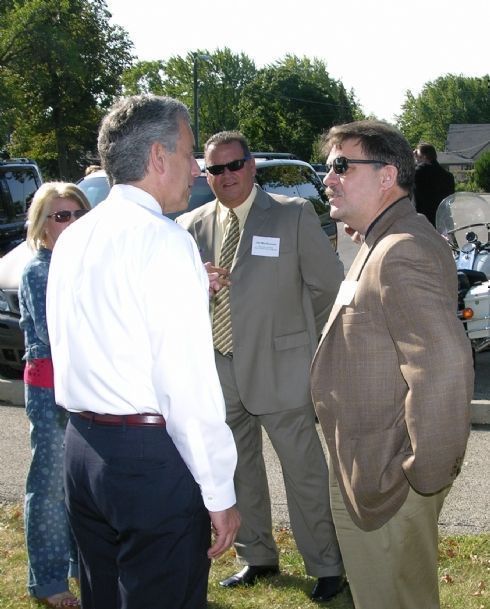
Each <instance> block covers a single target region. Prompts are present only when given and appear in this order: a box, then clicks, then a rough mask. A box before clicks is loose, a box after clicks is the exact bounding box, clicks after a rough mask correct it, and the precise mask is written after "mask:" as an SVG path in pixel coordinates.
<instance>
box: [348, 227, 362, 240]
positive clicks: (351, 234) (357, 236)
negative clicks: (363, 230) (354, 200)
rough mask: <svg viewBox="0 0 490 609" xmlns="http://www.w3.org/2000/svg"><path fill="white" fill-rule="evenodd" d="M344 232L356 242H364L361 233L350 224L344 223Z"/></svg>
mask: <svg viewBox="0 0 490 609" xmlns="http://www.w3.org/2000/svg"><path fill="white" fill-rule="evenodd" d="M344 232H345V233H346V234H347V235H349V237H350V238H351V239H352V241H354V243H362V237H361V235H360V233H358V232H357V231H356V230H354V229H353V228H351V227H350V226H349V225H348V224H344Z"/></svg>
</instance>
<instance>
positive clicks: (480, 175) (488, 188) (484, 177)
mask: <svg viewBox="0 0 490 609" xmlns="http://www.w3.org/2000/svg"><path fill="white" fill-rule="evenodd" d="M473 179H474V181H475V182H476V184H477V185H478V186H479V187H480V189H481V190H482V191H483V192H490V151H489V152H485V153H484V154H482V156H481V157H480V158H479V159H478V160H477V161H476V163H475V166H474V171H473Z"/></svg>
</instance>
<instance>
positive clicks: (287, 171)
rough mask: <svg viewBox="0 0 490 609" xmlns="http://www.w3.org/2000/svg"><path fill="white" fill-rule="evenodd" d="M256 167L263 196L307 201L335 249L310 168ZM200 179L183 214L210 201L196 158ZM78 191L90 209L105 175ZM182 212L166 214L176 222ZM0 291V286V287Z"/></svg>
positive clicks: (264, 161) (275, 157) (288, 157)
mask: <svg viewBox="0 0 490 609" xmlns="http://www.w3.org/2000/svg"><path fill="white" fill-rule="evenodd" d="M253 156H254V157H255V163H256V166H257V175H256V181H257V183H258V185H259V186H260V187H261V188H263V189H264V190H265V191H266V192H270V193H275V194H281V195H286V196H289V197H302V198H304V199H308V200H309V201H310V202H311V203H312V204H313V207H314V208H315V211H316V213H317V214H318V217H319V219H320V223H321V225H322V228H323V230H324V231H325V233H326V234H327V235H328V237H329V238H330V241H331V243H332V246H333V247H334V249H337V224H336V222H335V221H333V220H332V219H331V218H330V206H329V203H328V199H327V197H326V195H325V188H324V186H323V184H322V182H321V180H320V179H319V177H318V175H317V174H316V172H315V171H314V170H313V168H312V167H311V165H309V164H308V163H305V162H304V161H300V160H299V159H295V158H294V155H292V154H290V153H272V152H254V153H253ZM197 162H198V163H199V165H200V166H201V175H200V176H198V177H197V178H196V179H195V181H194V186H193V187H192V192H191V197H190V200H189V207H188V208H187V210H186V211H190V210H192V209H195V208H196V207H200V206H201V205H204V203H208V202H209V201H212V200H213V199H214V194H213V192H212V191H211V189H210V187H209V185H208V182H207V180H206V173H205V171H204V160H203V159H202V158H198V159H197ZM77 185H78V187H79V188H81V189H82V190H83V192H84V193H85V195H86V196H87V198H88V200H89V201H90V203H91V205H92V206H94V205H97V203H100V201H102V200H103V199H105V198H106V197H107V195H108V193H109V190H110V187H109V182H108V181H107V176H106V174H105V171H102V170H100V171H95V172H93V173H91V174H89V175H88V176H85V177H84V178H82V179H81V180H80V181H79V182H78V183H77ZM180 213H183V212H177V213H174V214H168V216H169V217H170V218H176V217H177V216H179V215H180ZM0 288H1V284H0Z"/></svg>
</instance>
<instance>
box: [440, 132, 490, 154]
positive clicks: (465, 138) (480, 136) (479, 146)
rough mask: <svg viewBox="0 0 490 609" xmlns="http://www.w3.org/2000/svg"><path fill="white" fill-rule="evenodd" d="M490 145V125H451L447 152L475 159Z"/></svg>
mask: <svg viewBox="0 0 490 609" xmlns="http://www.w3.org/2000/svg"><path fill="white" fill-rule="evenodd" d="M489 145H490V123H485V124H481V125H467V124H465V125H456V124H453V125H449V130H448V133H447V141H446V151H447V152H454V153H456V154H458V155H460V156H463V157H466V158H469V159H474V158H475V157H476V156H477V155H478V154H479V153H480V152H481V151H483V150H484V149H485V148H486V147H488V146H489Z"/></svg>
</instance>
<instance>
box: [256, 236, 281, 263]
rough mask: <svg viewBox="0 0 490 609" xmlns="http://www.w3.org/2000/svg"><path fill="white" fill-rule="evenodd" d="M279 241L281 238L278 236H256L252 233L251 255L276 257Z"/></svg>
mask: <svg viewBox="0 0 490 609" xmlns="http://www.w3.org/2000/svg"><path fill="white" fill-rule="evenodd" d="M280 243H281V239H280V238H279V237H258V236H257V235H254V236H253V239H252V256H268V257H269V258H277V257H278V256H279V245H280Z"/></svg>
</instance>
